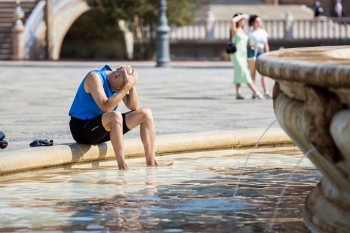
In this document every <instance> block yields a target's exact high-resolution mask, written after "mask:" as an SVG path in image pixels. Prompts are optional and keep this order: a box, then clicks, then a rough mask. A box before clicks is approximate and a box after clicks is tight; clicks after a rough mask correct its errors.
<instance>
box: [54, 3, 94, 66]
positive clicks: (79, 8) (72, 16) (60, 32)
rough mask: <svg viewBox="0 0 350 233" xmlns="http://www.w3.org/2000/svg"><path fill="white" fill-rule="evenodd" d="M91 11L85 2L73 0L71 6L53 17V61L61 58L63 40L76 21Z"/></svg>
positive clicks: (67, 6)
mask: <svg viewBox="0 0 350 233" xmlns="http://www.w3.org/2000/svg"><path fill="white" fill-rule="evenodd" d="M88 10H89V6H88V5H87V3H86V2H85V1H83V0H73V1H71V3H70V4H68V5H66V6H65V7H64V8H62V9H60V10H59V11H58V12H57V13H55V14H54V17H53V27H54V33H53V40H54V47H53V51H52V58H53V60H58V59H59V58H60V52H61V47H62V43H63V39H64V37H65V35H66V33H67V32H68V30H69V28H70V27H71V26H72V24H73V23H74V22H75V20H76V19H77V18H78V17H79V16H81V15H82V14H84V13H85V12H86V11H88Z"/></svg>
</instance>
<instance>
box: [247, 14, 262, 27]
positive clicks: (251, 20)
mask: <svg viewBox="0 0 350 233" xmlns="http://www.w3.org/2000/svg"><path fill="white" fill-rule="evenodd" d="M257 18H259V16H258V15H251V16H249V19H248V25H249V26H252V25H253V23H254V22H255V20H256V19H257Z"/></svg>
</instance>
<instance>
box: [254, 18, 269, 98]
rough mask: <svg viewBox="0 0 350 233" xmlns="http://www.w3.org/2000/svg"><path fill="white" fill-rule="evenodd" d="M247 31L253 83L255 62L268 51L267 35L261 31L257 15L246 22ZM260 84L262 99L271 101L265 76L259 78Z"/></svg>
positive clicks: (260, 23)
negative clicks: (262, 93)
mask: <svg viewBox="0 0 350 233" xmlns="http://www.w3.org/2000/svg"><path fill="white" fill-rule="evenodd" d="M248 23H249V30H248V37H249V42H248V65H249V70H250V74H251V77H252V80H253V82H254V84H255V83H256V82H255V75H256V69H255V60H256V58H257V57H259V56H260V55H261V54H263V53H265V52H269V51H270V47H269V43H268V37H269V36H268V34H267V32H266V31H265V30H264V29H262V28H261V27H262V20H261V18H260V17H259V16H257V15H251V16H250V17H249V20H248ZM261 84H262V87H263V90H264V97H265V98H267V99H271V97H272V96H271V94H270V93H269V91H268V87H267V78H266V77H265V76H261ZM253 98H255V96H254V95H253Z"/></svg>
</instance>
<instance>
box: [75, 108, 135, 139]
mask: <svg viewBox="0 0 350 233" xmlns="http://www.w3.org/2000/svg"><path fill="white" fill-rule="evenodd" d="M128 113H129V112H127V113H123V114H122V116H123V134H126V133H127V132H128V131H129V130H130V129H129V128H128V127H127V126H126V123H125V115H126V114H128ZM69 127H70V132H71V134H72V136H73V139H74V140H75V141H76V142H78V143H84V144H89V145H95V144H99V143H101V142H106V141H109V140H111V139H110V136H109V131H107V130H106V129H105V128H104V127H103V125H102V114H101V115H98V116H96V117H94V118H92V119H89V120H81V119H78V118H75V117H71V120H70V122H69Z"/></svg>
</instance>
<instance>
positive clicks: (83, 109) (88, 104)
mask: <svg viewBox="0 0 350 233" xmlns="http://www.w3.org/2000/svg"><path fill="white" fill-rule="evenodd" d="M108 70H112V69H111V68H110V67H109V66H108V65H105V66H104V67H102V69H100V70H92V71H90V72H95V73H97V74H98V75H99V76H100V78H101V81H102V84H103V89H104V91H105V93H106V96H107V98H109V97H111V96H112V95H114V94H115V93H117V91H116V92H115V91H112V89H111V88H110V87H109V85H108V81H107V74H106V71H108ZM90 72H89V73H90ZM89 73H88V74H89ZM86 77H87V75H86V76H85V78H84V79H83V81H82V82H81V83H80V86H79V88H78V91H77V93H76V95H75V97H74V100H73V103H72V106H71V108H70V110H69V116H72V117H75V118H78V119H81V120H88V119H92V118H94V117H96V116H98V115H101V114H103V113H104V112H103V111H102V110H101V109H100V108H99V107H98V105H97V104H96V103H95V100H94V99H93V98H92V95H91V94H90V93H86V91H85V89H84V82H85V79H86ZM117 107H118V105H117V106H116V107H115V109H114V110H116V109H117Z"/></svg>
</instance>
